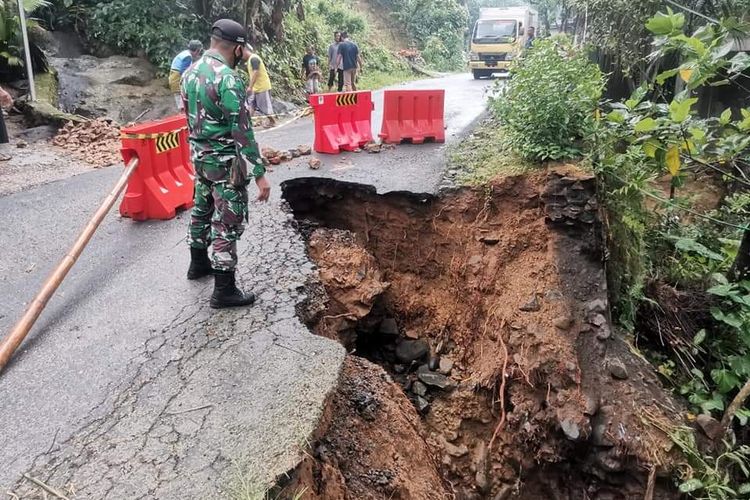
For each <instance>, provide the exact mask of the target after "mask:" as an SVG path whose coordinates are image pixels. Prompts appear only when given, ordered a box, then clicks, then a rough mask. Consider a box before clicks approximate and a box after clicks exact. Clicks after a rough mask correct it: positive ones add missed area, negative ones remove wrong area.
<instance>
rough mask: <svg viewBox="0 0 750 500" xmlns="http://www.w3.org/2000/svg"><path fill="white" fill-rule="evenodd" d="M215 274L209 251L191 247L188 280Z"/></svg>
mask: <svg viewBox="0 0 750 500" xmlns="http://www.w3.org/2000/svg"><path fill="white" fill-rule="evenodd" d="M213 272H214V271H213V269H211V259H209V258H208V249H206V248H193V247H190V268H188V272H187V279H189V280H197V279H201V278H203V277H204V276H209V275H211V274H213Z"/></svg>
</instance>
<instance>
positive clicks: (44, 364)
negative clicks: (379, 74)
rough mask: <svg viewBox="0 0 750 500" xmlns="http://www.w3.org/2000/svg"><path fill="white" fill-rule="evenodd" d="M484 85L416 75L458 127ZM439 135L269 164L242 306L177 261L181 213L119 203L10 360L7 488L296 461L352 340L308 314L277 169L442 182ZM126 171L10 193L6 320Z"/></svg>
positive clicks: (246, 483)
mask: <svg viewBox="0 0 750 500" xmlns="http://www.w3.org/2000/svg"><path fill="white" fill-rule="evenodd" d="M487 85H488V83H487V82H476V81H474V80H472V79H471V76H470V75H468V74H464V75H455V76H450V77H447V78H441V79H433V80H427V81H419V82H413V83H410V84H408V85H407V86H408V87H409V88H445V89H446V119H447V127H448V128H447V137H448V139H449V142H450V141H452V140H456V138H458V137H460V136H461V134H462V133H464V132H465V131H466V130H467V129H468V128H469V127H470V126H471V124H472V123H473V122H474V121H475V120H476V119H477V118H478V117H479V116H480V114H481V113H482V111H483V109H484V95H485V88H486V86H487ZM378 96H379V94H376V96H375V99H376V109H377V108H379V104H378V99H379V97H378ZM373 122H374V127H376V126H377V124H378V123H379V118H378V117H377V114H376V117H375V118H374V120H373ZM376 132H377V131H376ZM312 138H313V129H312V122H311V120H310V119H303V120H299V121H297V122H294V123H292V124H289V125H286V126H284V127H281V128H279V129H276V130H271V131H268V132H263V133H260V134H259V135H258V140H259V142H260V143H261V145H262V146H271V147H275V148H277V149H285V148H291V147H294V146H296V145H298V144H312ZM444 153H445V145H439V144H425V145H419V146H416V145H414V146H412V145H409V146H406V145H404V146H400V147H398V148H396V149H395V150H390V151H384V152H383V153H381V154H378V155H374V154H373V155H370V154H366V153H358V154H357V153H350V154H344V155H339V156H330V157H321V159H322V160H323V168H321V169H320V170H317V171H312V170H310V169H309V168H308V167H307V164H306V160H305V159H300V160H295V161H292V162H289V163H287V164H285V165H282V166H280V167H277V168H275V171H274V172H272V173H271V174H270V179H271V181H272V184H273V186H274V194H273V198H272V202H271V203H270V204H267V205H263V206H260V205H256V206H253V207H252V208H251V215H250V219H251V222H250V224H249V227H248V229H247V231H246V233H245V236H244V237H243V240H242V241H241V243H240V246H239V248H240V268H239V273H240V279H241V281H242V283H243V284H244V286H245V287H246V288H253V289H254V290H255V291H256V292H257V293H258V295H259V301H258V303H257V305H256V306H255V307H252V308H248V309H242V310H233V311H220V312H216V311H212V310H211V309H210V308H208V297H209V295H210V292H211V287H212V284H211V282H210V280H207V281H201V282H188V281H187V280H185V279H184V273H185V270H186V268H187V264H188V252H187V248H186V247H185V244H184V241H183V240H184V233H185V228H186V223H187V214H181V215H180V216H178V218H176V219H174V220H171V221H158V222H153V221H152V222H144V223H134V222H133V221H131V220H128V219H122V218H120V217H119V216H118V215H117V214H116V212H113V213H112V214H110V215H109V216H108V217H107V219H106V220H105V221H104V223H103V225H102V227H101V228H100V229H99V231H98V232H97V234H96V235H95V237H94V238H93V240H92V242H91V243H90V245H89V247H88V248H87V249H86V251H85V252H84V254H83V256H82V257H81V259H80V260H79V262H78V263H77V264H76V266H75V267H74V269H73V271H72V272H71V273H70V275H69V277H68V278H67V280H66V281H65V282H64V283H63V285H62V286H61V287H60V289H59V291H58V293H57V294H56V295H55V296H54V297H53V299H52V300H51V301H50V304H49V306H48V307H47V310H46V311H45V312H44V314H43V315H42V317H41V319H40V320H39V322H38V323H37V325H36V326H35V328H34V329H33V331H32V333H31V334H30V336H29V337H28V339H27V341H26V342H25V343H24V344H23V346H22V348H21V349H20V350H19V351H18V353H17V355H16V357H15V358H14V360H13V361H12V362H11V364H10V365H9V366H8V367H7V368H6V370H5V371H4V372H2V373H1V374H0V491H2V492H5V491H6V490H8V491H15V492H16V493H18V494H19V495H20V496H21V497H22V498H37V497H38V498H41V497H42V493H41V490H40V489H39V488H38V487H36V486H34V485H32V484H31V483H30V482H28V481H24V480H21V481H20V482H19V478H20V477H21V475H22V474H23V473H29V474H30V475H31V476H33V477H36V478H39V479H41V480H43V481H44V482H46V483H48V484H50V485H53V486H55V487H57V488H59V489H60V490H64V491H67V492H71V491H74V492H75V493H76V495H77V496H76V498H160V499H166V498H220V497H224V496H230V495H235V496H237V495H238V494H240V493H247V492H249V491H252V490H253V489H254V488H258V487H262V486H263V485H265V484H267V483H268V482H269V481H271V480H272V479H273V478H274V477H275V476H277V475H278V474H280V473H283V472H285V471H286V470H288V469H289V468H291V467H293V466H294V464H295V463H296V460H297V458H298V455H299V451H300V447H301V446H302V445H303V444H304V441H305V439H306V438H307V436H309V435H310V433H311V432H312V431H313V430H314V428H315V425H316V423H317V420H318V418H319V414H320V411H321V410H322V406H323V402H324V400H325V397H326V396H327V394H328V393H329V392H330V391H331V390H332V389H333V388H334V387H335V385H336V383H337V380H338V372H339V368H340V365H341V362H342V360H343V357H344V352H343V349H342V348H341V347H340V346H339V345H338V344H336V343H334V342H331V341H328V340H326V339H322V338H318V337H315V336H314V335H312V334H311V333H310V332H309V331H308V330H307V328H306V327H305V326H304V325H303V324H301V323H300V321H299V320H298V319H297V316H296V312H295V307H296V306H297V305H298V304H299V303H300V302H301V301H302V300H303V299H304V295H303V293H304V292H303V285H304V284H305V282H306V281H307V280H308V279H311V278H314V275H315V267H314V265H313V264H312V263H311V262H310V261H309V260H308V258H307V256H306V253H305V248H304V244H303V242H302V241H301V239H300V237H299V236H298V234H297V233H296V231H295V230H294V229H293V228H292V227H291V225H290V224H289V215H288V214H286V213H285V212H284V211H283V210H282V209H281V208H280V203H279V202H280V201H281V200H280V199H279V189H278V184H279V183H280V182H282V181H283V180H286V179H289V178H293V177H303V176H308V175H317V176H327V177H334V178H337V179H341V180H347V181H354V182H363V183H367V184H372V185H374V186H376V187H377V189H378V190H379V191H381V192H385V191H394V190H411V191H419V192H425V191H434V190H435V189H436V187H437V185H438V183H439V181H440V178H441V176H442V173H443V167H444ZM119 173H120V169H119V168H117V167H112V168H109V169H103V170H95V171H90V172H88V173H85V174H81V175H76V176H73V177H69V178H66V179H62V180H57V181H55V182H51V183H48V184H41V185H38V186H36V187H33V188H31V189H27V190H26V191H22V192H16V193H14V194H9V195H5V196H0V213H2V214H3V215H4V225H5V227H6V230H5V231H2V233H0V247H1V248H2V249H3V257H2V260H1V261H0V297H2V300H0V332H7V331H8V330H9V329H10V327H11V326H12V325H13V323H14V321H15V320H16V319H17V318H18V316H19V315H20V314H21V312H22V311H23V309H24V308H25V306H26V305H27V304H28V302H29V301H30V300H31V299H32V298H33V296H34V294H35V293H36V292H37V291H38V289H39V287H40V285H41V284H42V283H43V281H44V279H45V278H46V276H47V275H48V273H49V272H50V270H51V269H52V268H53V267H54V265H55V264H56V262H57V261H58V260H59V259H60V258H61V256H62V255H63V253H64V252H65V251H66V250H67V248H68V247H69V246H70V244H71V243H72V241H73V240H74V239H75V237H76V235H77V234H78V231H79V230H80V229H81V228H82V227H83V225H84V224H85V221H87V220H88V217H89V216H90V214H92V213H93V211H94V210H95V209H96V207H97V206H98V204H99V203H100V201H101V199H102V198H103V196H104V195H105V194H106V193H107V192H108V191H109V189H110V187H111V185H113V184H114V182H115V180H116V179H117V177H118V175H119ZM250 189H251V192H252V190H253V187H252V186H251V188H250Z"/></svg>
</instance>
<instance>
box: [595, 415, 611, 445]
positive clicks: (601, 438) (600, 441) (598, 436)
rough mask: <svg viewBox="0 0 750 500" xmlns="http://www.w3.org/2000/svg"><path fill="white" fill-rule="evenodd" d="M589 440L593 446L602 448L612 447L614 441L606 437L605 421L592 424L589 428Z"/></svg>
mask: <svg viewBox="0 0 750 500" xmlns="http://www.w3.org/2000/svg"><path fill="white" fill-rule="evenodd" d="M591 442H592V443H593V444H594V446H600V447H602V448H612V447H613V446H614V443H612V441H610V440H609V439H607V424H606V423H605V422H603V421H602V422H599V423H597V424H595V425H594V427H593V429H592V430H591Z"/></svg>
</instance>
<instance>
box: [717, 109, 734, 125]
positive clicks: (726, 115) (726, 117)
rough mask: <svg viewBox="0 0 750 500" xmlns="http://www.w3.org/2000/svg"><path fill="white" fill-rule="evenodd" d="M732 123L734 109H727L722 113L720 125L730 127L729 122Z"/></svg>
mask: <svg viewBox="0 0 750 500" xmlns="http://www.w3.org/2000/svg"><path fill="white" fill-rule="evenodd" d="M731 121H732V109H731V108H727V109H725V110H724V111H722V113H721V116H720V117H719V123H720V124H722V125H728V124H729V122H731Z"/></svg>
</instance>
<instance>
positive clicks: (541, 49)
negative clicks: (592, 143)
mask: <svg viewBox="0 0 750 500" xmlns="http://www.w3.org/2000/svg"><path fill="white" fill-rule="evenodd" d="M511 76H512V79H511V80H510V81H509V82H508V84H507V85H506V86H505V87H504V88H503V90H502V92H501V94H500V96H499V97H498V98H496V99H493V100H492V103H491V108H492V111H493V113H494V114H495V116H496V117H497V118H498V119H499V120H500V121H501V123H502V124H503V125H504V127H505V129H506V133H507V137H508V142H509V144H510V146H511V147H512V148H513V149H514V150H515V151H517V152H518V153H519V154H521V155H522V156H524V157H526V158H529V159H534V160H560V159H564V158H572V157H576V156H579V155H580V154H581V153H582V139H583V138H584V137H586V136H587V135H588V134H589V133H590V132H591V130H592V126H593V118H594V108H595V107H596V105H597V103H598V101H599V98H600V97H601V94H602V89H603V78H602V74H601V72H600V71H599V68H598V67H597V66H595V65H594V64H592V63H591V62H589V61H588V59H587V58H586V56H585V54H583V53H582V52H580V51H577V50H575V49H574V48H573V47H572V45H571V43H570V40H569V39H567V38H565V37H559V38H551V39H547V40H538V41H537V42H536V43H535V44H534V46H533V47H532V48H531V49H530V50H529V51H528V52H527V53H526V54H525V55H524V56H523V57H522V58H521V59H519V60H518V61H516V62H515V64H514V65H513V67H512V68H511Z"/></svg>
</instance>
